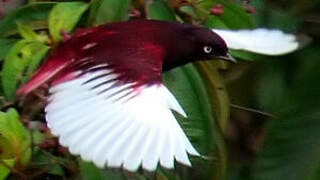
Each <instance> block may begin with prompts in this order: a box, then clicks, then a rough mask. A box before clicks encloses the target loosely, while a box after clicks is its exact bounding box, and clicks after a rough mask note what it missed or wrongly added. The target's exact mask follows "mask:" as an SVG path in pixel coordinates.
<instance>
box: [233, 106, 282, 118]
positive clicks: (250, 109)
mask: <svg viewBox="0 0 320 180" xmlns="http://www.w3.org/2000/svg"><path fill="white" fill-rule="evenodd" d="M230 106H231V107H232V108H234V109H239V110H243V111H248V112H252V113H255V114H260V115H263V116H267V117H271V118H276V116H275V115H273V114H271V113H267V112H263V111H260V110H257V109H253V108H247V107H243V106H240V105H236V104H230Z"/></svg>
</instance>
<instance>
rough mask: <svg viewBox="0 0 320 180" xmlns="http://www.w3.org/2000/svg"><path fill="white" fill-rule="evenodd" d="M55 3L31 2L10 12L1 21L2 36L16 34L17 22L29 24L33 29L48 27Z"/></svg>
mask: <svg viewBox="0 0 320 180" xmlns="http://www.w3.org/2000/svg"><path fill="white" fill-rule="evenodd" d="M54 5H55V3H54V2H46V3H30V4H28V5H26V6H22V7H20V8H17V9H16V10H14V11H12V12H10V13H9V14H7V15H6V16H5V18H4V19H2V20H1V21H0V37H5V36H9V35H13V34H16V33H17V32H18V30H17V23H22V24H25V25H28V26H30V27H31V29H44V28H47V27H48V23H47V18H48V15H49V12H50V10H51V8H52V7H53V6H54Z"/></svg>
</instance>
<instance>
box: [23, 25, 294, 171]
mask: <svg viewBox="0 0 320 180" xmlns="http://www.w3.org/2000/svg"><path fill="white" fill-rule="evenodd" d="M297 47H298V43H297V42H296V41H295V37H294V36H293V35H290V34H284V33H282V32H281V31H278V30H266V29H257V30H240V31H229V30H218V29H215V30H212V29H208V28H204V27H198V26H193V25H190V24H182V23H173V22H164V21H155V20H134V21H128V22H118V23H111V24H106V25H102V26H97V27H90V28H84V29H79V30H77V31H76V32H75V33H74V34H73V35H72V36H71V37H70V38H68V39H66V40H65V41H64V42H63V43H61V44H60V45H59V46H58V47H57V48H56V49H55V50H53V52H52V53H51V55H50V56H49V57H48V58H47V60H46V61H45V63H44V64H43V65H42V66H41V67H40V69H39V70H38V71H37V72H36V73H35V75H34V76H33V78H32V79H31V80H30V81H29V82H28V83H27V84H25V85H24V86H22V87H21V88H20V89H19V90H18V94H19V95H27V94H28V93H30V92H32V91H33V90H35V89H36V88H38V87H40V86H41V85H43V84H44V83H50V87H49V94H50V96H49V98H48V100H47V106H46V108H45V113H46V121H47V124H48V127H49V129H50V130H51V132H52V133H53V134H54V135H56V136H58V137H59V142H60V144H61V145H63V146H65V147H68V149H69V151H70V152H71V153H72V154H75V155H80V156H81V158H83V159H84V160H86V161H91V162H93V163H94V164H95V165H96V166H98V167H100V168H104V167H122V168H123V169H125V170H128V171H136V170H137V169H138V168H139V167H142V169H144V170H148V171H154V170H155V169H156V168H157V166H158V164H160V165H161V166H163V167H165V168H169V169H171V168H174V162H175V161H177V162H179V163H181V164H184V165H188V166H191V163H190V160H189V157H188V155H194V156H199V155H200V154H199V152H198V151H197V150H196V148H194V147H193V145H192V144H191V143H190V141H189V140H188V138H187V136H186V135H185V133H184V132H183V130H182V128H181V127H180V125H179V124H178V122H177V120H176V118H175V116H174V115H173V113H172V111H176V112H177V113H179V114H180V115H182V116H184V117H187V114H186V113H185V112H184V110H183V108H182V107H181V106H180V104H179V103H178V101H177V100H176V98H175V97H174V95H173V94H172V93H171V92H170V91H169V90H168V89H167V88H166V87H165V85H164V84H163V83H162V79H161V76H162V72H164V71H168V70H170V69H172V68H175V67H178V66H181V65H184V64H187V63H189V62H194V61H201V60H208V59H223V60H226V61H229V62H235V59H233V58H232V57H231V56H230V54H229V53H228V48H231V49H241V50H247V51H251V52H256V53H261V54H268V55H278V54H284V53H288V52H291V51H293V50H295V49H296V48H297Z"/></svg>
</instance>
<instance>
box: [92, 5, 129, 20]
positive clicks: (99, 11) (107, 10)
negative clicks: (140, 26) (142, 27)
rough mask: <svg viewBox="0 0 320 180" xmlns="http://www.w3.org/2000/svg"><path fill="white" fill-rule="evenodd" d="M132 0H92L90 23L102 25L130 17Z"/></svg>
mask: <svg viewBox="0 0 320 180" xmlns="http://www.w3.org/2000/svg"><path fill="white" fill-rule="evenodd" d="M130 6H131V0H93V1H91V7H90V15H89V23H90V24H91V25H100V24H105V23H109V22H114V21H124V20H127V19H128V12H129V9H130Z"/></svg>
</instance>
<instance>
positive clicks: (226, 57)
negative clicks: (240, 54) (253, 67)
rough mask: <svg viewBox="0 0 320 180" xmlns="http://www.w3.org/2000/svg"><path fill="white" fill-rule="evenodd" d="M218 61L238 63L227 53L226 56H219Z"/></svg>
mask: <svg viewBox="0 0 320 180" xmlns="http://www.w3.org/2000/svg"><path fill="white" fill-rule="evenodd" d="M217 59H222V60H225V61H229V62H232V63H237V60H236V59H235V58H233V57H232V56H231V54H229V53H227V55H226V56H218V57H217Z"/></svg>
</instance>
